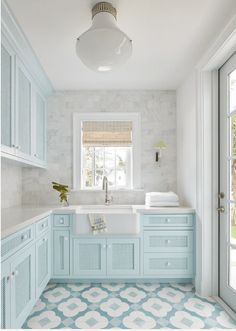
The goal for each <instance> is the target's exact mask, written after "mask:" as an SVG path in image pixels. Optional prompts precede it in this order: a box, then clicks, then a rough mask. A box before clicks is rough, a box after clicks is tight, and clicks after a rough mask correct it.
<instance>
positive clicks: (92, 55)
mask: <svg viewBox="0 0 236 331" xmlns="http://www.w3.org/2000/svg"><path fill="white" fill-rule="evenodd" d="M116 14H117V12H116V9H115V8H114V7H113V6H112V4H111V3H109V2H99V3H97V4H96V5H95V6H94V7H93V9H92V20H93V21H92V26H91V28H90V29H88V30H87V31H85V32H84V33H83V34H82V35H81V36H80V37H79V38H78V39H77V43H76V51H77V55H78V56H79V57H80V59H81V61H82V62H83V63H84V64H85V65H86V66H87V67H88V68H90V69H92V70H95V71H99V72H105V71H110V70H112V69H114V68H116V67H119V66H120V65H122V64H124V63H125V62H126V61H127V60H128V58H129V57H130V56H131V54H132V41H131V40H130V38H129V37H128V36H127V35H126V34H125V33H124V32H122V31H121V30H120V29H119V28H118V27H117V22H116Z"/></svg>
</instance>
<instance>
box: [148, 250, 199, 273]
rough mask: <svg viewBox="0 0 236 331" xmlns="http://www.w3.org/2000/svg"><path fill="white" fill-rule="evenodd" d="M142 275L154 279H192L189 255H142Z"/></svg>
mask: <svg viewBox="0 0 236 331" xmlns="http://www.w3.org/2000/svg"><path fill="white" fill-rule="evenodd" d="M144 275H150V276H151V275H153V276H156V277H167V278H168V277H178V278H179V277H180V278H181V277H183V278H185V277H192V276H193V254H191V253H144Z"/></svg>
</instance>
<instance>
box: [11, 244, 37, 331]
mask: <svg viewBox="0 0 236 331" xmlns="http://www.w3.org/2000/svg"><path fill="white" fill-rule="evenodd" d="M10 269H11V276H10V277H11V328H14V329H18V328H20V327H21V325H22V324H23V323H24V321H25V318H26V316H28V314H29V313H30V311H31V309H32V307H33V305H34V303H35V246H34V245H32V246H31V247H30V248H27V249H25V250H24V252H22V253H20V254H18V255H16V256H15V257H14V259H13V261H11V263H10Z"/></svg>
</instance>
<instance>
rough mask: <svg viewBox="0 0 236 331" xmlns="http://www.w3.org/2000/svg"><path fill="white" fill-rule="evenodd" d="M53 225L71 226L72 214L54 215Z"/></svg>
mask: <svg viewBox="0 0 236 331" xmlns="http://www.w3.org/2000/svg"><path fill="white" fill-rule="evenodd" d="M53 225H54V226H55V227H68V226H70V215H68V214H67V215H66V214H64V215H54V218H53Z"/></svg>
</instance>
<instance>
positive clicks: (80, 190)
mask: <svg viewBox="0 0 236 331" xmlns="http://www.w3.org/2000/svg"><path fill="white" fill-rule="evenodd" d="M108 191H109V192H114V193H115V192H127V193H128V192H144V189H143V188H133V189H109V188H108ZM71 192H92V193H94V192H96V193H99V192H104V190H101V189H71Z"/></svg>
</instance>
